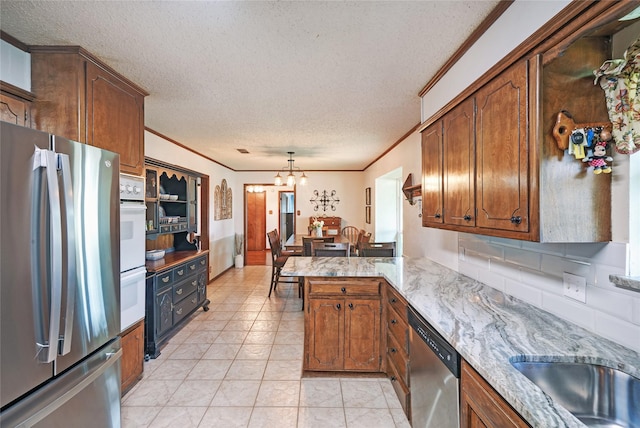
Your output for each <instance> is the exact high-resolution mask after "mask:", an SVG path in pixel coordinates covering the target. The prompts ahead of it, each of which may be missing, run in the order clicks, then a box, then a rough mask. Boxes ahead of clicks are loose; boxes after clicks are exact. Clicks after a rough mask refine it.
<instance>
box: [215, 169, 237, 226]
mask: <svg viewBox="0 0 640 428" xmlns="http://www.w3.org/2000/svg"><path fill="white" fill-rule="evenodd" d="M213 205H214V206H213V209H214V216H213V219H214V220H226V219H229V218H232V217H233V196H232V194H231V189H229V188H228V187H227V180H225V179H224V178H223V179H222V183H220V185H219V186H216V189H215V192H214V195H213Z"/></svg>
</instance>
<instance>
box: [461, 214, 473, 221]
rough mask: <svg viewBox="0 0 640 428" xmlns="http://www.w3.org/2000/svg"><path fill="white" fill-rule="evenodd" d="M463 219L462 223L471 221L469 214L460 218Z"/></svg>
mask: <svg viewBox="0 0 640 428" xmlns="http://www.w3.org/2000/svg"><path fill="white" fill-rule="evenodd" d="M462 218H463V219H464V221H471V216H470V215H469V214H467V215H466V216H464V217H462Z"/></svg>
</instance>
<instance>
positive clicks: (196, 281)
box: [191, 279, 198, 287]
mask: <svg viewBox="0 0 640 428" xmlns="http://www.w3.org/2000/svg"><path fill="white" fill-rule="evenodd" d="M191 285H192V286H194V287H195V286H196V285H198V280H197V279H194V280H193V281H191Z"/></svg>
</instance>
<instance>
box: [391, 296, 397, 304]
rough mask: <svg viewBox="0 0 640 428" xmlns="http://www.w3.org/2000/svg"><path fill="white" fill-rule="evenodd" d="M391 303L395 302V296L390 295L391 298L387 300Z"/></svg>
mask: <svg viewBox="0 0 640 428" xmlns="http://www.w3.org/2000/svg"><path fill="white" fill-rule="evenodd" d="M389 301H390V302H391V303H396V302H397V300H396V299H395V297H392V298H391V300H389Z"/></svg>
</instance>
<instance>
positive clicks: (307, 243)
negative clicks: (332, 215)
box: [302, 236, 336, 257]
mask: <svg viewBox="0 0 640 428" xmlns="http://www.w3.org/2000/svg"><path fill="white" fill-rule="evenodd" d="M335 239H336V238H335V236H323V237H320V238H317V237H306V236H303V237H302V255H303V256H305V257H311V256H312V255H313V252H312V251H311V244H312V243H313V242H334V241H335Z"/></svg>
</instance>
